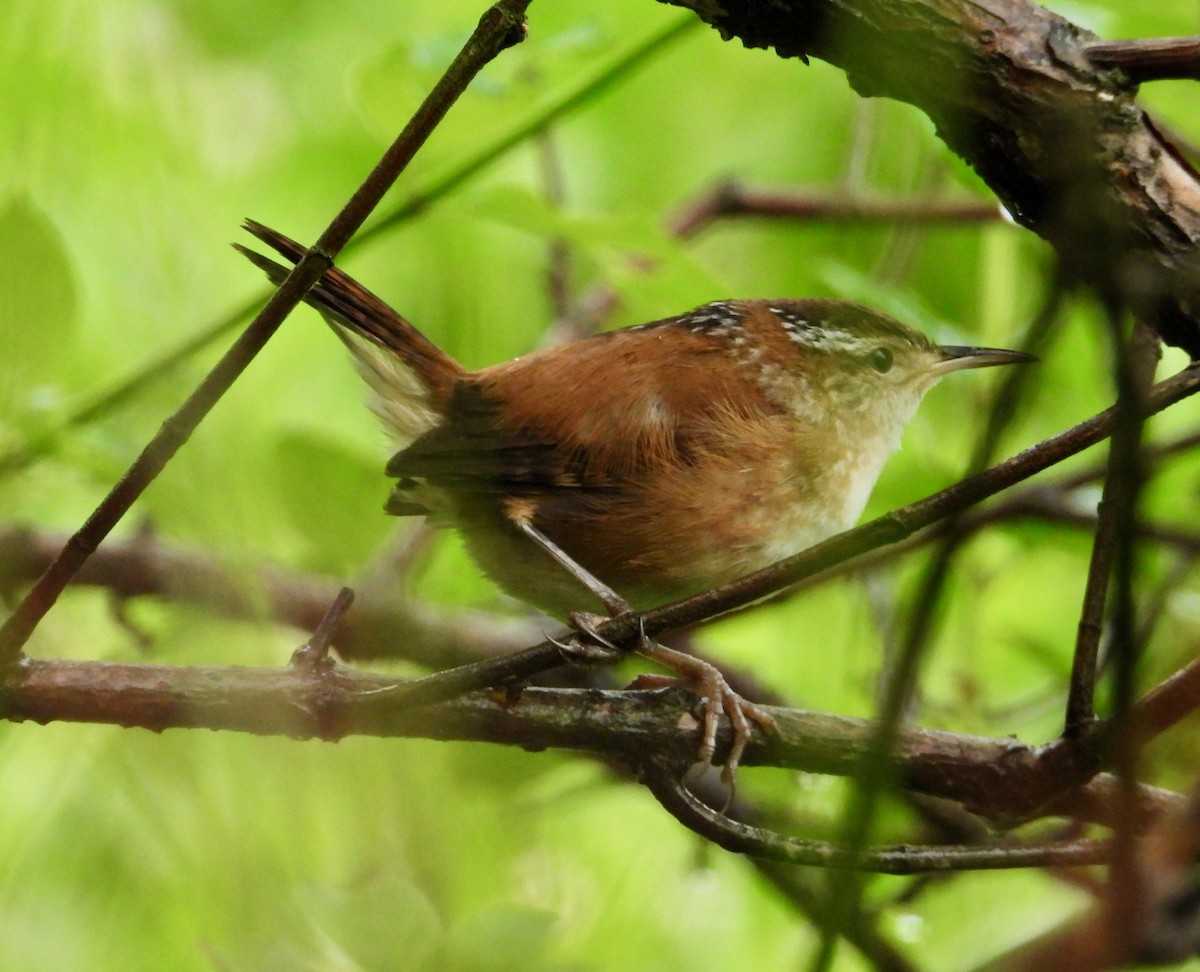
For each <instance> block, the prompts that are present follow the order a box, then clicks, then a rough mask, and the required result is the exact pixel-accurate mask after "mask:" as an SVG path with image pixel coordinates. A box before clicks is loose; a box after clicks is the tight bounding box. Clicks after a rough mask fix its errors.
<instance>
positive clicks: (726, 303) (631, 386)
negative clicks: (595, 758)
mask: <svg viewBox="0 0 1200 972" xmlns="http://www.w3.org/2000/svg"><path fill="white" fill-rule="evenodd" d="M244 225H245V228H246V230H247V231H248V232H249V233H250V234H252V235H253V236H254V237H256V238H257V239H258V240H260V241H261V242H262V243H265V244H266V245H267V246H268V247H270V248H271V249H272V250H273V251H275V253H276V254H278V255H280V256H282V257H283V258H284V259H285V260H286V261H287V262H288V263H289V264H292V265H294V264H295V263H296V262H298V261H299V260H300V259H301V257H302V256H303V255H304V253H305V252H306V250H305V247H303V246H301V245H300V244H299V243H297V242H295V241H294V240H292V239H290V238H289V237H287V236H285V235H283V234H282V233H279V232H278V231H276V230H273V229H271V228H269V227H267V226H265V225H263V224H261V223H258V222H256V221H254V220H247V221H246V223H245V224H244ZM234 246H235V248H236V249H238V250H239V251H240V252H241V253H242V254H244V255H245V256H246V257H247V258H248V259H250V260H251V262H253V263H254V264H255V265H256V266H258V267H259V268H260V269H261V270H263V271H264V272H265V273H266V274H267V276H268V277H269V278H270V279H271V280H272V281H273V282H275V283H276V284H278V283H279V282H281V281H282V280H283V278H284V277H285V276H286V275H287V274H288V272H289V271H290V269H291V268H290V266H284V265H283V264H280V263H278V262H277V261H275V260H274V259H272V258H270V257H267V256H264V255H263V254H260V253H258V252H257V251H255V250H252V249H250V248H248V247H245V246H242V245H241V244H237V243H235V244H234ZM304 299H305V300H306V301H307V302H308V303H309V304H310V305H312V306H313V307H315V308H316V309H317V310H318V311H320V313H321V314H322V315H323V317H324V318H325V320H326V321H327V322H328V324H329V325H330V327H331V328H332V329H333V331H334V333H335V334H337V336H338V337H339V338H340V339H341V340H342V341H343V343H345V344H346V346H347V347H348V348H349V349H350V352H351V354H352V357H353V360H354V362H355V365H356V366H357V369H358V371H359V372H360V374H361V375H362V376H363V378H364V379H365V380H366V383H367V385H368V386H369V387H370V389H371V392H372V399H371V405H372V408H373V410H374V411H375V413H376V414H377V415H378V417H379V418H380V419H381V421H382V423H383V425H384V427H385V429H386V430H387V431H388V433H389V434H390V437H391V439H392V442H393V445H394V446H395V449H396V451H395V452H394V454H393V455H392V457H391V459H390V460H389V462H388V463H387V466H386V474H387V475H388V476H389V477H391V479H392V480H394V483H393V485H392V488H391V492H390V494H389V495H388V497H387V501H386V503H385V507H384V508H385V510H386V511H387V512H388V513H391V514H393V515H397V516H423V517H425V518H426V519H427V520H428V521H429V522H430V523H431V524H433V525H435V526H446V527H452V528H454V529H456V530H457V531H458V532H459V533H460V534H461V536H462V538H463V540H464V542H465V546H466V549H467V551H468V553H469V554H470V556H471V558H472V559H473V560H474V561H475V563H476V564H477V565H478V566H479V567H480V568H481V569H482V571H483V572H484V573H485V574H486V575H487V576H488V577H489V578H491V580H492V581H493V582H495V584H496V585H497V586H498V587H499V588H500V589H501V590H503V591H505V592H506V593H508V594H510V595H512V596H513V597H515V598H517V599H519V600H521V601H524V602H526V603H527V604H530V605H532V606H534V607H536V608H538V609H540V610H542V611H545V612H546V613H548V614H550V615H554V616H558V617H561V618H566V619H569V620H570V621H571V622H572V624H573V625H574V626H575V627H576V629H577V630H578V631H580V632H581V633H583V634H585V635H587V634H594V628H595V623H596V619H597V617H598V615H597V614H596V609H597V608H599V609H601V610H602V611H604V612H605V613H606V614H608V615H610V616H615V615H619V614H623V613H625V612H630V611H632V612H639V611H645V610H647V609H649V608H652V607H655V606H658V605H661V604H664V603H668V602H670V601H674V600H678V599H680V598H684V597H687V596H689V595H692V594H696V593H699V592H701V591H705V590H709V589H711V588H714V587H717V586H719V585H721V584H723V583H726V582H728V581H731V580H734V579H736V578H738V577H741V576H744V575H746V574H749V573H751V572H753V571H756V570H759V569H761V568H764V567H767V566H769V565H771V564H773V563H776V562H778V561H780V560H782V559H784V558H786V557H789V556H791V555H793V554H796V553H798V552H800V551H801V550H804V549H806V548H808V547H810V546H812V545H814V544H816V543H818V542H820V541H822V540H824V539H826V538H828V537H830V536H832V535H834V534H836V533H839V532H841V531H843V530H846V529H849V528H850V527H851V526H853V525H854V523H855V522H856V521H857V519H858V517H859V516H860V514H861V513H862V510H863V508H864V507H865V505H866V502H867V499H868V497H869V495H870V493H871V490H872V488H873V487H874V485H875V482H876V480H877V479H878V477H879V475H880V472H881V471H882V469H883V467H884V464H885V462H886V461H887V459H888V457H889V456H890V455H891V454H892V453H893V452H894V451H895V450H896V449H897V448H898V446H899V444H900V438H901V433H902V432H903V430H904V428H905V426H906V425H907V424H908V423H909V421H910V420H911V419H912V417H913V415H914V414H915V412H916V410H917V407H918V405H919V404H920V402H921V400H922V398H923V397H924V395H925V393H926V392H927V391H928V390H929V389H930V388H931V387H932V386H933V385H934V384H935V383H936V382H937V381H938V380H939V379H940V378H942V377H943V376H945V375H947V374H949V373H951V372H954V371H960V370H966V369H972V368H984V367H991V366H997V365H1008V364H1018V363H1024V362H1028V361H1031V360H1033V358H1032V357H1031V356H1030V355H1027V354H1024V353H1022V352H1018V351H1010V350H1005V349H1000V348H986V347H970V346H957V345H938V344H936V343H934V342H933V341H931V340H930V339H929V338H928V337H926V336H925V335H924V334H923V333H921V332H920V331H918V330H916V329H914V328H912V327H910V326H908V325H906V324H904V323H902V322H900V321H898V320H896V319H895V318H892V317H890V316H888V315H886V314H882V313H880V312H878V311H876V310H873V309H871V308H869V307H866V306H864V305H861V304H857V303H853V302H850V301H845V300H835V299H829V298H815V297H812V298H779V299H769V300H764V299H741V300H734V299H729V300H717V301H713V302H710V303H707V304H704V305H702V306H700V307H697V308H695V309H693V310H689V311H687V312H685V313H683V314H679V315H677V316H674V317H667V318H663V319H662V320H656V321H651V322H649V323H645V324H637V325H634V326H631V327H624V328H619V329H615V330H611V331H606V332H602V333H598V334H594V335H591V336H588V337H583V338H579V339H576V340H572V341H567V342H564V343H561V344H557V345H553V346H550V347H546V348H543V349H541V350H537V351H534V352H532V353H530V354H527V355H523V356H521V357H518V358H516V359H514V360H512V361H508V362H505V363H501V364H495V365H492V366H490V367H485V368H482V369H480V370H477V371H472V370H468V369H467V368H465V367H464V366H463V365H461V364H460V363H459V362H457V361H456V360H454V359H453V358H452V357H450V356H449V355H448V354H447V353H446V352H445V351H443V350H442V349H441V348H440V347H438V346H437V345H436V344H435V343H434V342H433V341H431V340H430V339H429V338H428V337H426V336H425V335H424V334H423V333H422V332H421V331H419V330H418V329H417V328H416V327H415V326H414V325H413V324H412V323H410V322H409V321H408V320H407V319H406V318H405V317H403V316H402V315H401V314H399V313H398V312H397V311H395V310H394V309H392V308H391V307H390V306H388V305H387V304H386V303H385V302H384V301H383V300H381V299H380V298H378V297H376V296H375V295H374V294H373V293H371V292H370V291H369V290H367V289H366V288H365V287H363V286H362V285H361V284H359V283H358V282H357V281H355V280H354V279H353V278H352V277H350V276H348V275H347V274H345V273H344V272H342V271H341V270H339V269H337V268H336V267H330V268H329V269H327V270H326V271H325V272H324V274H323V276H322V277H321V278H320V279H319V280H318V282H317V283H316V284H315V285H314V286H313V287H312V288H311V289H310V290H309V291H308V293H307V295H306V296H305V298H304ZM638 650H639V651H640V652H641V653H642V654H643V655H645V656H647V657H648V658H650V659H652V660H654V661H656V662H658V663H660V664H662V665H664V666H665V667H667V668H669V669H671V670H672V671H674V672H675V673H676V674H677V675H678V676H679V677H680V678H681V679H682V680H683V681H684V683H685V684H687V685H688V686H689V687H691V688H693V689H694V690H695V691H696V693H697V694H698V695H699V696H700V697H701V700H702V709H703V721H702V724H701V742H700V746H699V750H698V757H699V760H700V762H702V763H705V764H708V763H710V762H711V759H712V758H713V756H714V754H715V748H716V736H717V727H718V723H719V718H720V716H721V715H722V714H724V715H726V716H727V717H728V718H729V720H730V723H731V726H732V730H733V740H732V743H731V746H730V750H729V754H728V756H727V757H726V759H725V762H724V766H723V771H722V773H723V777H724V778H725V779H726V780H727V781H732V779H733V774H734V773H735V771H736V769H737V765H738V761H739V759H740V757H741V754H742V752H743V751H744V748H745V746H746V744H747V742H748V740H749V738H750V736H751V733H752V727H751V723H752V722H753V723H757V724H758V725H759V726H760V728H762V729H763V730H765V731H770V730H771V729H773V728H774V722H773V719H772V718H771V716H770V715H769V714H768V713H767V712H766V711H765V710H764V709H762V708H761V707H759V706H757V705H755V704H754V703H753V702H751V701H749V700H747V699H745V698H743V697H742V696H740V695H738V694H737V693H736V692H734V691H733V689H732V688H731V687H730V686H729V685H728V683H727V682H726V680H725V678H724V676H723V675H722V674H721V672H720V671H719V669H717V667H716V666H715V665H712V664H710V663H708V662H705V661H702V660H701V659H698V658H696V657H695V656H693V655H690V654H687V653H684V652H681V651H678V650H676V649H672V648H668V647H666V646H664V645H660V644H657V643H655V642H652V641H650V640H649V639H647V638H645V637H644V636H643V637H642V639H641V643H640V645H639V648H638Z"/></svg>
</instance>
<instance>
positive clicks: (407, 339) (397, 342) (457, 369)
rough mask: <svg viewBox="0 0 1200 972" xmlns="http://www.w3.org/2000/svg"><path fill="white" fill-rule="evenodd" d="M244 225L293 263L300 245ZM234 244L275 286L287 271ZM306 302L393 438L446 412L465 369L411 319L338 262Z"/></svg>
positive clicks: (412, 433) (403, 437)
mask: <svg viewBox="0 0 1200 972" xmlns="http://www.w3.org/2000/svg"><path fill="white" fill-rule="evenodd" d="M245 228H246V230H247V231H248V232H249V233H251V234H252V235H253V236H255V237H257V238H258V239H259V240H261V241H262V242H263V243H266V244H267V246H269V247H271V249H273V250H275V251H276V252H277V253H278V254H280V255H281V256H282V257H284V259H286V260H287V261H288V263H290V264H293V265H294V264H295V263H297V262H298V261H299V260H300V258H301V257H302V256H303V255H304V253H305V248H304V247H303V246H301V245H300V244H299V243H297V242H296V241H295V240H292V239H289V238H288V237H287V236H284V235H283V234H282V233H280V232H278V231H276V230H273V229H271V228H270V227H269V226H264V225H263V224H262V223H257V222H255V221H254V220H246V223H245ZM233 246H234V249H236V250H237V251H238V252H239V253H241V254H242V255H244V256H245V257H246V258H247V259H248V260H249V261H250V262H251V263H253V264H254V265H255V266H256V267H258V268H259V269H260V270H262V271H263V272H264V273H265V274H266V275H267V276H268V277H269V278H270V279H271V281H272V282H273V283H275V284H279V283H280V282H282V280H283V279H284V277H286V276H287V275H288V273H289V272H290V271H291V267H290V266H284V265H283V264H280V263H277V262H275V261H274V260H272V259H271V258H270V257H266V256H263V255H262V254H261V253H257V252H255V251H254V250H251V249H249V248H247V247H244V246H242V245H241V244H239V243H234V244H233ZM304 300H305V301H306V302H307V303H308V304H311V305H312V306H313V307H315V308H316V309H317V310H319V311H320V312H321V316H322V317H324V318H325V320H326V321H327V322H328V323H329V325H330V327H332V328H333V330H334V333H336V334H337V335H338V337H339V338H341V339H342V340H343V341H344V342H345V344H346V345H347V346H348V347H349V348H350V350H351V352H353V354H354V359H355V363H356V364H357V366H358V369H359V371H360V373H361V374H362V376H363V377H364V378H365V379H366V381H367V383H368V384H369V385H370V386H371V388H372V389H373V390H374V392H375V395H376V401H375V403H374V409H375V411H376V413H377V414H378V415H379V417H380V418H381V419H382V420H383V422H384V424H385V425H387V426H388V428H389V430H390V431H392V432H393V433H394V434H395V436H396V438H397V441H398V444H407V442H409V441H411V440H412V439H413V438H415V437H416V436H418V435H420V434H422V433H423V432H426V431H428V429H429V428H430V427H432V426H433V425H434V424H436V422H437V419H438V417H439V416H440V415H442V414H444V411H445V405H446V402H447V400H448V399H449V397H450V392H451V390H452V389H453V387H454V383H455V382H456V381H457V380H458V379H459V378H460V377H461V376H462V375H463V374H465V371H464V369H463V367H462V365H460V364H459V363H458V362H457V361H455V360H454V359H453V358H451V357H450V356H449V355H448V354H446V353H445V352H444V351H443V350H442V349H441V348H439V347H438V346H437V345H436V344H434V343H433V342H432V341H430V340H429V338H427V337H426V336H425V335H424V334H422V333H421V332H420V331H418V330H417V329H416V328H415V327H414V326H413V325H412V324H411V323H409V321H408V320H406V319H405V318H404V317H402V316H401V315H400V314H398V313H396V311H394V310H392V308H391V307H389V306H388V305H387V304H385V303H384V302H383V301H382V300H380V299H379V298H378V297H376V296H375V295H374V294H373V293H371V291H369V290H367V288H366V287H364V286H362V284H360V283H359V282H358V281H356V280H355V279H354V278H353V277H350V276H348V275H347V274H345V273H343V272H342V271H341V270H338V269H337V268H336V267H331V268H329V269H328V270H326V271H325V273H324V274H322V276H321V279H320V280H318V281H317V283H316V284H314V285H313V287H312V289H311V290H309V292H308V293H307V294H306V295H305V297H304Z"/></svg>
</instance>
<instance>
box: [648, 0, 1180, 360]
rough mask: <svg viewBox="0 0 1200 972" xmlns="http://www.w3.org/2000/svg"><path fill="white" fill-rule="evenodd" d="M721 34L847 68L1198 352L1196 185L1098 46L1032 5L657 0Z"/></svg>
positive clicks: (1020, 215)
mask: <svg viewBox="0 0 1200 972" xmlns="http://www.w3.org/2000/svg"><path fill="white" fill-rule="evenodd" d="M663 2H667V3H671V4H674V5H676V6H682V7H688V8H690V9H692V10H694V11H695V12H696V13H697V14H698V15H699V16H700V17H701V18H702V19H703V20H705V21H706V22H708V23H710V24H712V25H713V26H714V27H716V28H717V29H718V30H719V31H720V32H721V34H722V35H723V36H725V37H727V38H728V37H738V38H740V39H741V40H742V41H743V43H745V44H746V46H747V47H774V48H775V49H776V50H777V51H778V52H779V53H780V54H781V55H783V56H791V57H795V56H800V57H804V56H809V55H811V56H814V57H819V58H821V59H822V60H825V61H828V62H830V63H831V64H834V65H836V66H837V67H840V68H842V69H843V70H844V71H845V72H846V75H847V77H848V78H849V80H850V83H851V84H852V85H853V86H854V88H855V89H856V90H857V91H858V92H859V93H860V94H862V95H864V96H867V97H876V96H878V97H888V98H895V99H898V100H900V101H906V102H909V103H911V104H913V105H915V106H916V107H918V108H920V109H921V110H922V111H924V112H925V113H926V114H927V115H929V117H930V118H931V119H932V120H933V121H934V123H935V124H936V125H937V129H938V134H939V135H940V136H941V138H942V139H943V140H944V141H945V142H946V144H947V145H948V146H949V147H950V148H951V149H953V150H954V151H955V152H957V153H958V154H959V155H960V156H962V157H963V158H964V159H965V160H966V161H967V162H968V163H969V164H970V165H971V166H972V167H973V168H974V169H975V170H976V171H977V172H978V173H979V174H980V176H981V177H982V178H983V179H984V181H985V182H987V184H988V185H989V186H990V187H991V188H992V191H993V192H995V193H996V195H997V196H998V197H999V198H1000V200H1001V202H1002V203H1003V204H1004V206H1005V208H1006V209H1007V210H1008V211H1009V212H1010V213H1011V214H1012V216H1013V217H1014V219H1016V220H1017V221H1018V222H1019V223H1021V224H1022V225H1024V226H1027V227H1028V228H1030V229H1032V230H1034V231H1035V232H1036V233H1038V234H1039V235H1041V236H1042V237H1044V238H1045V239H1047V240H1048V241H1049V242H1050V243H1051V244H1053V245H1054V247H1055V248H1056V249H1057V250H1058V252H1059V256H1060V258H1061V259H1062V261H1063V262H1064V264H1065V265H1066V266H1068V267H1070V268H1071V269H1072V271H1073V272H1075V273H1076V274H1078V275H1079V276H1080V277H1082V278H1083V279H1087V280H1089V281H1090V282H1092V283H1095V284H1097V285H1098V286H1101V287H1102V288H1103V289H1104V290H1105V291H1107V290H1108V289H1109V288H1110V286H1111V285H1112V283H1113V282H1112V281H1110V280H1108V279H1098V280H1093V279H1092V276H1093V275H1095V274H1104V273H1105V272H1106V271H1107V269H1108V268H1109V267H1110V266H1111V265H1112V263H1111V259H1101V260H1093V259H1092V258H1091V257H1092V255H1094V254H1095V253H1096V252H1097V250H1098V249H1103V250H1104V251H1106V252H1108V253H1110V254H1112V253H1119V254H1121V263H1122V265H1123V267H1124V268H1125V271H1126V272H1125V273H1123V274H1122V278H1123V279H1122V280H1120V281H1119V284H1120V286H1121V287H1122V288H1123V289H1124V291H1125V293H1124V296H1125V298H1126V299H1127V300H1128V302H1129V303H1130V306H1131V307H1132V308H1133V310H1134V311H1135V313H1137V314H1138V316H1139V317H1141V318H1142V319H1144V320H1146V321H1147V322H1148V323H1151V324H1152V325H1153V326H1154V327H1155V329H1156V330H1157V331H1158V332H1159V333H1160V334H1161V335H1162V337H1163V338H1164V340H1166V341H1167V342H1168V343H1169V344H1174V345H1177V346H1179V347H1182V348H1184V349H1186V350H1187V351H1189V352H1190V353H1191V354H1192V355H1193V356H1196V357H1200V326H1198V325H1197V315H1198V313H1200V286H1198V284H1197V278H1196V272H1195V270H1196V263H1195V256H1194V251H1195V247H1196V243H1197V241H1200V183H1198V181H1197V178H1196V174H1195V172H1193V171H1192V169H1191V168H1190V167H1189V166H1187V165H1186V164H1185V163H1183V162H1182V161H1181V160H1180V158H1179V157H1178V155H1177V153H1176V152H1175V151H1174V150H1173V149H1172V148H1171V146H1170V145H1169V144H1167V143H1166V142H1165V141H1164V140H1163V139H1162V138H1161V136H1160V135H1159V133H1158V132H1157V130H1156V129H1155V128H1154V126H1153V125H1152V124H1151V123H1150V122H1149V121H1148V120H1147V119H1146V118H1145V116H1144V115H1143V114H1142V112H1141V111H1140V109H1139V108H1138V107H1137V106H1136V104H1135V103H1134V100H1133V95H1134V91H1133V86H1132V84H1131V83H1130V79H1129V78H1128V77H1127V76H1126V75H1124V74H1122V73H1121V72H1119V71H1105V70H1102V69H1099V68H1097V67H1095V66H1094V64H1093V62H1092V61H1091V60H1089V51H1091V52H1092V53H1093V56H1095V50H1096V49H1095V48H1094V47H1090V45H1091V43H1092V42H1093V41H1094V40H1095V38H1094V37H1092V36H1091V35H1089V34H1088V33H1087V32H1086V31H1084V30H1082V29H1081V28H1079V27H1076V26H1075V25H1074V24H1072V23H1071V22H1070V21H1067V20H1065V19H1064V18H1062V17H1060V16H1058V15H1056V14H1054V13H1051V12H1050V11H1049V10H1046V9H1044V8H1042V7H1039V6H1036V5H1034V4H1032V3H1028V2H1025V0H972V2H968V0H721V2H720V3H717V2H714V0H663Z"/></svg>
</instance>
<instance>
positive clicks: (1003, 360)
mask: <svg viewBox="0 0 1200 972" xmlns="http://www.w3.org/2000/svg"><path fill="white" fill-rule="evenodd" d="M938 353H939V354H940V355H941V360H940V361H938V363H937V364H935V365H934V367H933V370H934V372H935V373H936V374H939V375H944V374H946V373H947V372H950V371H965V370H966V369H967V368H991V367H992V366H993V365H1010V364H1029V363H1030V362H1033V361H1037V358H1035V357H1034V356H1033V355H1032V354H1026V353H1025V352H1024V351H1006V350H1005V349H1003V348H970V347H961V346H958V345H953V344H943V345H942V346H941V347H939V348H938Z"/></svg>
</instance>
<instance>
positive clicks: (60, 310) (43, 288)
mask: <svg viewBox="0 0 1200 972" xmlns="http://www.w3.org/2000/svg"><path fill="white" fill-rule="evenodd" d="M0 252H2V253H4V255H5V256H4V259H3V260H0V349H2V351H0V376H3V378H4V379H5V380H6V381H7V382H16V383H18V384H20V385H21V386H24V387H27V386H29V385H31V384H34V383H36V382H37V380H38V377H39V376H40V375H44V374H46V373H47V372H49V371H51V370H53V367H52V366H53V365H54V363H55V361H56V359H57V358H58V357H59V356H60V355H61V354H62V353H63V349H64V348H65V347H66V346H68V345H69V344H70V343H71V340H72V338H73V337H74V324H75V316H76V303H77V298H76V285H75V277H74V271H73V268H72V263H71V258H70V254H69V253H68V251H67V247H66V244H65V243H64V242H63V239H62V236H61V235H60V234H59V232H58V230H57V228H56V227H55V226H54V224H53V223H52V222H51V221H50V218H49V217H48V216H47V215H46V213H45V212H44V211H43V210H42V209H41V208H40V207H39V206H38V205H37V203H35V202H34V201H33V200H32V199H30V198H28V197H15V198H11V199H9V200H8V201H7V202H5V203H3V204H2V205H0Z"/></svg>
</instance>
